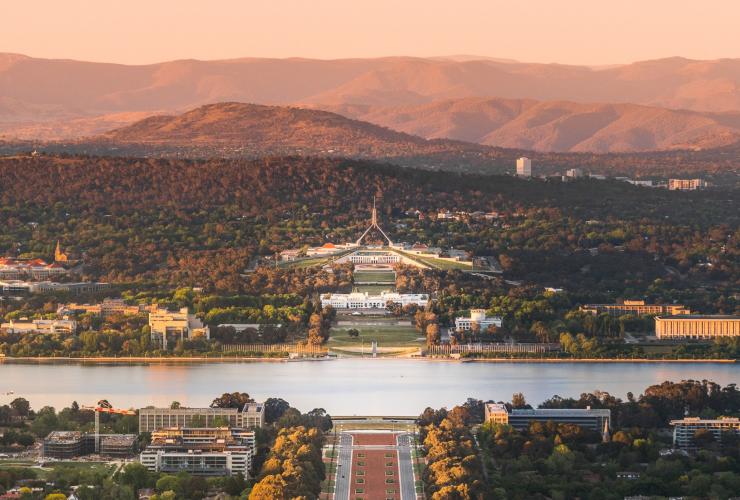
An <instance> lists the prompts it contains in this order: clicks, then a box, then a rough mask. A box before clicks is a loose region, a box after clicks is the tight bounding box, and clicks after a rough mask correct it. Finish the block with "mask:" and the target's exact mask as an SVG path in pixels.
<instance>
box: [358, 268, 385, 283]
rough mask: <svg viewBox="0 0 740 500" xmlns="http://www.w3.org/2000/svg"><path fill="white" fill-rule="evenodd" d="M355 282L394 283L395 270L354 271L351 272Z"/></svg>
mask: <svg viewBox="0 0 740 500" xmlns="http://www.w3.org/2000/svg"><path fill="white" fill-rule="evenodd" d="M353 277H354V280H355V283H366V282H382V283H395V282H396V273H395V271H355V272H354V274H353Z"/></svg>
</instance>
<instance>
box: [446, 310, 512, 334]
mask: <svg viewBox="0 0 740 500" xmlns="http://www.w3.org/2000/svg"><path fill="white" fill-rule="evenodd" d="M501 325H502V320H501V318H500V317H499V316H486V310H485V309H471V310H470V317H469V318H465V317H462V316H461V317H459V318H455V330H457V331H458V332H464V331H468V330H473V329H474V328H475V329H477V330H478V331H481V332H485V331H487V330H488V329H490V328H501Z"/></svg>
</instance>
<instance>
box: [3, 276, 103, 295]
mask: <svg viewBox="0 0 740 500" xmlns="http://www.w3.org/2000/svg"><path fill="white" fill-rule="evenodd" d="M107 288H110V284H108V283H94V282H81V283H55V282H53V281H39V282H37V281H21V280H6V281H0V294H2V295H7V296H12V297H20V296H25V295H30V294H34V293H59V292H62V293H69V294H72V295H79V294H81V293H97V292H100V291H102V290H105V289H107Z"/></svg>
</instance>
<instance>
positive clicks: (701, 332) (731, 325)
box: [655, 314, 740, 340]
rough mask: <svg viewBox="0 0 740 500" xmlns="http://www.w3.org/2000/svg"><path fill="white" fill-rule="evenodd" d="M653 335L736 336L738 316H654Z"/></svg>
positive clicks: (739, 326)
mask: <svg viewBox="0 0 740 500" xmlns="http://www.w3.org/2000/svg"><path fill="white" fill-rule="evenodd" d="M655 336H656V337H658V338H659V339H661V340H670V339H696V340H712V339H716V338H718V337H735V338H737V337H740V316H720V315H716V316H711V315H707V316H702V315H698V314H694V315H680V316H656V317H655Z"/></svg>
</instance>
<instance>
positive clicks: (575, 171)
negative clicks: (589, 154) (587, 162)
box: [565, 167, 584, 179]
mask: <svg viewBox="0 0 740 500" xmlns="http://www.w3.org/2000/svg"><path fill="white" fill-rule="evenodd" d="M583 175H584V173H583V169H581V168H578V167H576V168H569V169H568V170H566V171H565V176H566V177H569V178H571V179H578V178H579V177H583Z"/></svg>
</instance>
